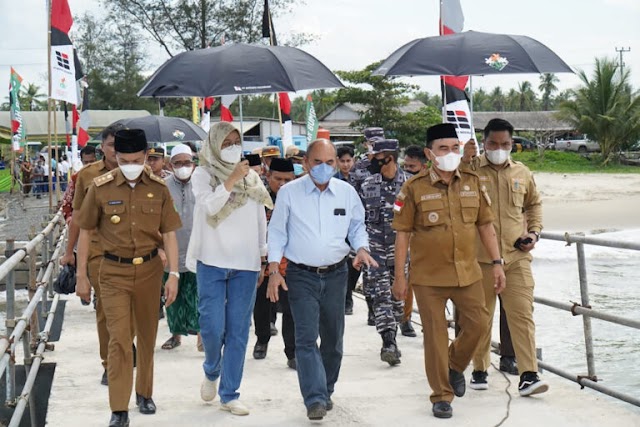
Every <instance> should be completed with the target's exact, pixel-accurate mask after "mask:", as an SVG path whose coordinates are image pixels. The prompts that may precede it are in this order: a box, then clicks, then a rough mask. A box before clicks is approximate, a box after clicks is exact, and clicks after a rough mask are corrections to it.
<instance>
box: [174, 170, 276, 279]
mask: <svg viewBox="0 0 640 427" xmlns="http://www.w3.org/2000/svg"><path fill="white" fill-rule="evenodd" d="M210 181H211V176H210V175H209V174H208V173H207V172H206V171H205V170H204V169H202V168H196V169H195V171H194V172H193V175H192V177H191V185H192V188H193V194H194V196H195V198H196V205H195V210H194V214H193V229H192V231H191V239H190V241H189V248H188V249H187V260H186V267H187V268H188V269H189V270H191V271H193V272H195V271H196V265H197V262H198V261H200V262H202V263H203V264H206V265H209V266H214V267H219V268H227V269H232V270H245V271H260V257H261V256H266V255H267V217H266V213H265V207H264V205H262V204H259V203H258V202H256V201H255V200H253V199H247V203H245V204H244V205H243V206H241V207H239V208H237V209H236V210H235V211H233V212H232V213H231V214H230V215H229V216H228V217H227V218H225V219H224V220H222V221H221V222H220V223H219V224H218V226H217V227H215V228H214V227H212V226H211V225H209V223H208V222H207V215H214V214H216V213H217V212H219V211H220V210H221V209H222V207H223V206H224V204H225V203H226V202H227V200H228V199H229V197H230V196H231V194H232V192H229V191H227V189H226V188H225V187H224V184H220V185H219V186H218V187H217V188H215V190H214V189H213V188H211V185H210V184H209V183H210Z"/></svg>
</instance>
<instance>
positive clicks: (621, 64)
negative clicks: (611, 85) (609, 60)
mask: <svg viewBox="0 0 640 427" xmlns="http://www.w3.org/2000/svg"><path fill="white" fill-rule="evenodd" d="M616 52H618V53H619V54H620V78H622V76H623V75H624V60H623V58H622V55H624V54H625V53H627V52H631V48H630V47H628V48H626V49H625V48H624V47H621V48H616Z"/></svg>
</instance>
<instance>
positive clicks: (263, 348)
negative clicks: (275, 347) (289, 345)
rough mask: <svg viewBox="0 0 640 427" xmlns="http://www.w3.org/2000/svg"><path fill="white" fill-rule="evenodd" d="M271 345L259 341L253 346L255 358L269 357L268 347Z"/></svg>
mask: <svg viewBox="0 0 640 427" xmlns="http://www.w3.org/2000/svg"><path fill="white" fill-rule="evenodd" d="M268 347H269V343H267V344H260V343H259V342H257V343H256V345H255V346H254V347H253V358H254V359H257V360H260V359H264V358H265V357H267V348H268Z"/></svg>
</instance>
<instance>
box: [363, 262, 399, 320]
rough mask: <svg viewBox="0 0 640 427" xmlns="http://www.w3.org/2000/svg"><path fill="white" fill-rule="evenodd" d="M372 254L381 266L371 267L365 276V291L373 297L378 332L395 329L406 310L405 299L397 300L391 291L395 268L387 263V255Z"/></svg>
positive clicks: (368, 295) (367, 295)
mask: <svg viewBox="0 0 640 427" xmlns="http://www.w3.org/2000/svg"><path fill="white" fill-rule="evenodd" d="M372 255H373V258H374V259H375V260H376V261H377V262H378V264H380V266H379V267H378V268H373V267H371V268H370V269H369V270H368V271H367V274H365V275H364V276H363V291H364V294H365V296H366V297H368V298H370V299H371V302H372V305H373V314H374V316H375V322H376V330H377V331H378V333H383V332H385V331H395V330H396V327H397V325H398V324H399V323H400V322H402V316H403V312H404V301H398V300H396V299H395V298H394V297H393V293H392V292H391V287H392V285H393V278H394V270H395V269H394V267H393V266H389V265H385V264H386V263H387V260H386V259H385V258H386V257H379V256H375V254H374V253H372Z"/></svg>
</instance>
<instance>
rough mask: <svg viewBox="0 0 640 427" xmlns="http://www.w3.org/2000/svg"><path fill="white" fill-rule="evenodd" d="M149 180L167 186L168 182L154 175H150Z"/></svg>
mask: <svg viewBox="0 0 640 427" xmlns="http://www.w3.org/2000/svg"><path fill="white" fill-rule="evenodd" d="M149 178H151V180H152V181H155V182H159V183H160V184H162V185H167V183H166V182H164V179H162V178H160V177H159V176H155V175H154V174H152V173H151V174H149Z"/></svg>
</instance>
